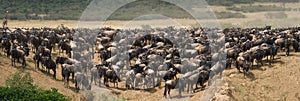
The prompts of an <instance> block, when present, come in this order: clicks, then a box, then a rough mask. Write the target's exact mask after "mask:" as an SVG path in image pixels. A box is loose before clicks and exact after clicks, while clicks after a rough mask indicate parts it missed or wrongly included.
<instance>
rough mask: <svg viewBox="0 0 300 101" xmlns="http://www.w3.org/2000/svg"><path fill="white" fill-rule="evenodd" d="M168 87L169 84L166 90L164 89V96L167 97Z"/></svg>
mask: <svg viewBox="0 0 300 101" xmlns="http://www.w3.org/2000/svg"><path fill="white" fill-rule="evenodd" d="M167 88H168V85H165V91H164V97H165V98H166V97H167Z"/></svg>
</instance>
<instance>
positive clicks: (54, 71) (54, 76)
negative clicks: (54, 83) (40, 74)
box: [52, 68, 56, 79]
mask: <svg viewBox="0 0 300 101" xmlns="http://www.w3.org/2000/svg"><path fill="white" fill-rule="evenodd" d="M52 71H53V78H54V79H56V69H55V68H52Z"/></svg>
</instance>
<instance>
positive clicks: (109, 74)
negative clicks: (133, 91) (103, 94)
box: [104, 69, 121, 87]
mask: <svg viewBox="0 0 300 101" xmlns="http://www.w3.org/2000/svg"><path fill="white" fill-rule="evenodd" d="M109 79H110V80H109ZM109 81H110V82H113V83H114V87H115V86H116V85H117V87H118V82H121V79H120V77H118V75H117V73H116V71H114V70H111V69H108V70H106V71H105V74H104V84H105V85H106V86H108V87H109V85H108V82H109Z"/></svg>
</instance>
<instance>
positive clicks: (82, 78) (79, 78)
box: [75, 72, 91, 92]
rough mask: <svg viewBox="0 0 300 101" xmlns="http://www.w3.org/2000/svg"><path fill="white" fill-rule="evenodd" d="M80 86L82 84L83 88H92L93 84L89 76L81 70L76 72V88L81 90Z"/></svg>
mask: <svg viewBox="0 0 300 101" xmlns="http://www.w3.org/2000/svg"><path fill="white" fill-rule="evenodd" d="M80 86H82V89H86V90H91V84H90V82H89V80H88V77H87V75H86V74H84V73H81V72H76V73H75V88H76V91H77V92H78V91H79V90H80Z"/></svg>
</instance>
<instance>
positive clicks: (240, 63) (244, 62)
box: [235, 57, 249, 77]
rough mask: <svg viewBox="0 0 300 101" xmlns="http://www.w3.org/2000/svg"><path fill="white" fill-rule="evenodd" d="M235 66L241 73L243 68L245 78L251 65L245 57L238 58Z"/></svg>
mask: <svg viewBox="0 0 300 101" xmlns="http://www.w3.org/2000/svg"><path fill="white" fill-rule="evenodd" d="M235 66H236V68H237V70H238V71H239V72H241V70H240V67H242V68H243V73H244V77H245V76H246V73H247V72H248V71H249V63H248V61H247V60H245V59H244V58H243V57H238V59H237V61H236V63H235Z"/></svg>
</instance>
